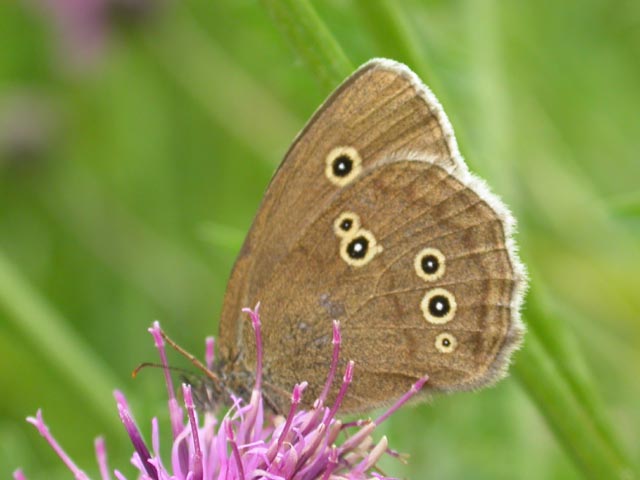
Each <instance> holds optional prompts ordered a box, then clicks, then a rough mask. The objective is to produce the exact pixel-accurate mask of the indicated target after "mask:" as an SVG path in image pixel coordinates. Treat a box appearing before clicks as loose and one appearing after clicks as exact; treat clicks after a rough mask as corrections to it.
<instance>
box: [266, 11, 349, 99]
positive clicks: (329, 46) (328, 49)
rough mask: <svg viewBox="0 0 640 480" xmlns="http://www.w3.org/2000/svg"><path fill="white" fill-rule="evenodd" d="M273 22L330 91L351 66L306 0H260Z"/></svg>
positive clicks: (322, 85)
mask: <svg viewBox="0 0 640 480" xmlns="http://www.w3.org/2000/svg"><path fill="white" fill-rule="evenodd" d="M262 4H263V5H264V7H265V8H266V10H267V11H268V12H269V14H270V15H271V18H272V19H273V22H274V23H275V24H276V26H277V27H278V28H279V29H280V31H281V32H282V34H283V35H284V37H285V38H287V40H288V41H289V43H290V44H291V46H292V47H293V49H294V51H295V52H296V54H297V55H298V56H299V57H300V59H301V60H302V61H303V62H304V64H305V65H306V66H307V68H308V69H309V70H310V71H311V73H312V74H313V76H314V77H315V79H316V80H317V81H318V83H319V84H320V86H321V87H322V88H323V89H324V90H326V91H330V90H331V89H333V88H335V87H336V85H338V84H339V83H340V82H341V81H342V80H344V78H345V77H346V76H347V75H348V74H349V73H351V71H352V70H353V66H352V65H351V62H350V61H349V59H348V58H347V56H346V55H345V53H344V51H343V49H342V47H341V46H340V44H339V43H338V42H337V41H336V39H335V38H334V37H333V35H332V34H331V32H330V31H329V29H328V28H327V26H326V25H325V24H324V22H323V21H322V20H321V19H320V17H319V16H318V14H317V12H316V11H315V10H314V8H313V6H312V5H311V3H310V2H309V0H262Z"/></svg>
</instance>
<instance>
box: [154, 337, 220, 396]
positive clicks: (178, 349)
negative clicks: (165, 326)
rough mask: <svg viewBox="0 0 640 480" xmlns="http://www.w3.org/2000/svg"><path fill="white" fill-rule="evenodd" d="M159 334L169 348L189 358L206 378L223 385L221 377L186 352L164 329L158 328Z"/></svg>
mask: <svg viewBox="0 0 640 480" xmlns="http://www.w3.org/2000/svg"><path fill="white" fill-rule="evenodd" d="M160 335H162V338H163V340H164V341H165V342H167V343H168V344H169V346H170V347H171V348H173V349H174V350H175V351H176V352H178V353H179V354H180V355H182V356H183V357H184V358H186V359H187V360H189V361H190V362H191V363H192V364H193V366H194V367H196V368H197V369H198V370H200V371H201V372H202V373H204V374H205V375H206V376H207V378H210V379H211V380H212V381H213V382H216V384H217V385H223V382H222V379H221V378H220V377H219V376H218V375H216V374H215V373H213V372H212V371H211V370H209V369H208V368H207V367H206V365H204V364H203V363H202V362H201V361H200V360H198V359H197V358H196V357H195V356H194V355H192V354H191V353H189V352H187V351H186V350H185V349H184V348H182V347H181V346H180V345H178V344H177V343H176V342H174V341H173V340H172V339H171V338H170V337H169V336H168V335H167V334H166V333H164V330H162V329H160Z"/></svg>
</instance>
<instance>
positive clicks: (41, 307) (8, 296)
mask: <svg viewBox="0 0 640 480" xmlns="http://www.w3.org/2000/svg"><path fill="white" fill-rule="evenodd" d="M0 308H2V309H4V310H5V311H6V312H7V318H8V319H9V321H11V322H12V323H13V325H14V326H15V328H16V329H17V330H18V331H19V332H21V333H22V334H23V335H24V337H25V338H26V339H28V341H29V342H31V343H32V344H33V345H34V346H35V348H36V350H37V351H38V352H39V354H41V355H42V357H43V358H44V359H45V361H46V362H47V363H48V364H50V365H51V367H52V368H54V369H57V370H58V372H59V373H60V375H61V377H63V378H66V379H67V380H68V381H69V383H71V384H72V385H73V386H74V387H75V388H76V389H77V390H78V391H79V392H80V394H81V395H82V397H83V398H84V399H86V400H87V401H88V404H89V405H90V407H91V408H92V409H93V410H94V411H95V413H96V415H98V417H99V418H100V419H101V420H102V422H103V423H104V425H105V426H107V427H108V428H110V429H111V432H112V433H113V434H114V435H119V434H121V433H122V428H121V425H120V422H119V420H118V415H117V414H116V409H115V404H114V401H113V396H112V392H113V389H114V388H115V387H116V386H117V385H118V383H119V382H118V379H117V377H116V376H115V375H114V374H113V373H112V372H111V371H110V369H109V367H108V366H107V365H106V364H105V363H104V362H103V361H102V359H101V358H99V357H98V356H97V355H95V353H94V352H93V351H92V350H91V348H90V347H89V346H88V345H87V344H86V343H85V342H84V340H83V339H82V338H80V337H79V336H78V335H77V334H76V333H75V332H74V331H73V328H72V327H70V326H69V322H68V321H67V320H66V319H65V318H63V317H62V316H61V315H59V314H58V312H56V311H55V310H54V309H53V308H52V307H51V306H50V305H49V304H48V303H47V302H46V300H45V299H43V298H42V297H40V295H39V294H38V292H36V291H35V290H34V289H33V288H32V287H31V286H30V285H29V284H28V283H27V281H26V280H25V279H24V278H22V276H21V275H20V273H19V272H18V270H17V269H16V268H15V267H14V266H13V265H12V264H11V262H10V261H9V259H8V258H7V257H6V256H5V255H4V254H3V252H1V251H0Z"/></svg>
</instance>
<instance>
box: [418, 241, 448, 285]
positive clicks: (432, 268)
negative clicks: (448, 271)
mask: <svg viewBox="0 0 640 480" xmlns="http://www.w3.org/2000/svg"><path fill="white" fill-rule="evenodd" d="M414 267H415V269H416V273H417V274H418V276H419V277H420V278H422V279H423V280H426V281H428V282H432V281H434V280H437V279H439V278H440V277H442V275H444V255H443V254H442V252H441V251H440V250H438V249H437V248H425V249H423V250H421V251H420V253H418V255H416V259H415V261H414Z"/></svg>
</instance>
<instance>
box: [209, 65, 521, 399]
mask: <svg viewBox="0 0 640 480" xmlns="http://www.w3.org/2000/svg"><path fill="white" fill-rule="evenodd" d="M341 146H342V147H345V146H346V147H349V148H351V149H353V151H355V152H357V155H359V157H360V158H361V163H362V165H361V166H362V169H361V171H360V173H359V174H358V175H357V176H356V177H355V178H354V179H352V181H350V182H348V183H347V184H345V185H336V184H335V183H332V182H331V181H329V179H328V177H327V175H329V174H328V173H327V172H326V166H327V165H326V158H327V155H328V154H329V152H331V151H332V149H334V148H336V147H341ZM479 185H480V184H479V183H478V182H476V181H474V180H473V179H472V178H471V177H470V176H469V174H468V172H467V170H466V167H465V166H464V163H463V162H462V160H461V159H460V158H459V155H458V153H457V148H456V146H455V141H454V140H453V136H452V133H451V130H450V127H449V124H448V122H447V121H446V117H444V114H443V113H442V111H441V109H440V108H439V105H438V104H437V102H436V101H435V99H433V98H432V96H431V95H430V93H429V92H428V91H427V90H426V89H425V88H424V87H423V86H422V85H421V84H420V83H419V81H418V80H417V79H416V78H415V76H413V74H411V72H409V71H408V70H407V69H406V67H402V66H399V65H398V64H394V63H390V62H387V61H375V62H372V63H370V64H367V65H365V66H364V67H362V68H361V69H360V70H359V71H358V72H356V73H355V74H354V75H353V76H352V77H350V79H348V80H347V81H346V82H345V84H344V85H343V86H342V87H340V88H339V89H338V90H337V91H336V93H334V94H333V96H332V97H331V98H330V99H329V100H328V101H327V102H326V103H325V105H324V106H323V107H322V108H321V109H320V111H319V112H318V113H317V114H316V115H315V116H314V118H313V119H312V121H311V122H310V124H309V126H308V127H307V128H306V129H305V130H304V131H303V133H302V134H301V135H300V136H299V137H298V139H297V140H296V142H295V143H294V145H293V147H292V148H291V150H290V152H289V154H288V155H287V157H286V158H285V161H284V162H283V164H282V166H281V167H280V169H279V170H278V172H277V174H276V176H275V177H274V180H273V181H272V183H271V185H270V186H269V189H268V191H267V194H266V195H265V199H264V201H263V204H262V206H261V208H260V211H259V213H258V216H257V217H256V220H255V222H254V225H253V227H252V229H251V232H250V234H249V237H248V238H247V241H246V243H245V246H244V247H243V252H242V253H241V255H240V257H239V259H238V262H237V264H236V267H235V269H234V272H233V274H232V278H231V281H230V286H229V291H228V293H227V297H226V298H225V306H224V311H223V317H222V325H221V332H220V334H221V339H222V344H223V345H222V346H223V354H226V355H227V358H229V359H234V358H235V356H236V355H238V354H240V357H241V360H240V361H241V362H243V364H244V365H245V368H247V369H251V368H252V366H253V364H254V362H255V353H254V349H255V346H254V341H253V333H252V332H251V329H250V328H243V327H244V325H245V324H244V323H243V321H242V320H241V319H240V314H239V311H240V309H241V308H242V307H243V306H246V305H252V304H254V303H255V302H256V301H258V300H260V301H262V305H263V307H262V318H263V337H264V343H265V352H266V354H265V381H267V382H269V383H270V384H272V385H273V386H275V388H276V391H278V392H281V393H282V395H281V398H280V399H278V400H280V401H281V402H283V403H284V402H286V398H287V396H288V394H287V392H288V391H290V389H291V386H292V385H293V384H294V383H295V382H298V381H302V380H306V381H308V382H309V383H310V385H311V386H312V391H311V392H309V394H308V396H310V397H311V398H312V397H313V396H314V395H315V394H317V389H319V388H320V387H321V386H322V384H323V383H324V379H325V377H326V375H327V371H328V366H329V361H330V358H331V348H332V347H331V320H332V319H333V318H337V319H339V320H341V322H342V331H343V338H344V345H343V352H342V356H341V358H342V361H343V363H344V362H345V361H346V360H347V359H353V360H355V361H356V379H355V380H354V385H353V386H352V388H351V389H350V390H349V396H348V398H347V399H346V403H345V409H346V410H362V409H367V408H372V407H375V406H378V405H380V404H383V403H385V402H387V401H390V400H391V399H393V398H395V397H396V396H397V395H398V394H399V393H401V392H402V391H404V390H406V389H407V388H408V386H409V385H410V384H411V383H413V382H414V381H415V380H416V379H417V378H419V377H420V376H422V375H424V374H429V375H430V376H431V380H430V382H429V384H428V385H429V387H428V388H430V389H437V390H455V389H461V388H471V387H474V386H478V385H481V384H484V383H486V382H488V381H490V380H491V379H492V378H494V377H495V376H496V374H497V372H499V371H500V370H501V369H502V368H503V366H504V364H505V363H506V358H507V357H508V352H509V351H510V350H511V349H512V348H513V345H514V344H515V343H516V338H517V337H518V331H519V326H518V325H519V324H518V320H517V308H518V302H519V296H520V294H519V292H520V290H521V288H520V287H521V284H522V280H521V277H522V275H521V273H520V272H519V267H518V265H519V263H518V262H517V259H516V257H515V254H514V252H513V251H512V250H510V248H511V247H510V245H508V242H509V235H508V232H506V231H505V228H508V225H506V224H505V221H508V218H509V217H508V213H507V212H506V211H505V210H504V209H503V207H502V206H501V204H500V203H499V201H498V200H497V199H495V198H494V197H493V196H491V195H489V194H488V193H487V192H486V191H485V189H484V188H483V187H481V186H479ZM489 204H491V205H489ZM345 212H351V213H355V214H356V215H357V216H358V217H359V219H360V223H361V228H364V229H366V230H367V231H368V232H369V235H372V236H373V239H374V241H375V242H377V244H378V245H379V246H381V247H382V250H381V251H380V252H379V253H377V254H376V255H375V256H374V257H373V258H372V259H371V260H370V261H368V263H367V264H366V265H362V266H354V265H350V264H349V263H348V262H347V261H345V258H343V256H341V254H340V249H341V245H342V247H344V246H345V243H344V242H343V240H342V239H341V238H340V237H339V236H337V235H336V231H335V227H334V223H335V221H336V219H337V218H338V217H339V216H340V215H341V214H343V213H345ZM429 246H431V247H433V248H437V249H438V250H439V251H441V252H442V254H443V255H444V256H445V259H446V271H445V274H444V275H443V276H442V277H441V278H439V279H438V280H434V281H425V280H424V279H423V278H420V277H419V276H418V275H417V274H416V271H415V268H414V267H415V265H414V263H415V262H414V260H415V256H416V255H417V254H418V252H419V251H420V250H421V249H423V248H425V247H429ZM416 249H417V250H416ZM344 252H346V250H345V249H344V248H343V255H346V253H344ZM435 288H445V289H447V291H448V292H449V293H450V294H451V295H453V298H455V302H456V303H457V307H456V314H455V317H454V318H453V319H452V320H450V321H449V322H448V323H447V324H446V325H438V324H432V323H429V322H428V321H426V320H425V317H424V314H423V312H422V310H421V308H420V305H421V298H423V297H424V295H425V292H427V291H431V290H433V289H435ZM445 326H446V328H443V327H445ZM442 334H447V335H450V336H451V339H453V340H452V341H455V342H456V350H455V352H451V353H448V354H446V355H444V354H443V353H442V352H441V351H438V349H437V348H436V343H435V342H436V338H438V335H442ZM225 348H226V349H227V352H225V351H224V349H225ZM314 389H315V390H314Z"/></svg>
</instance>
